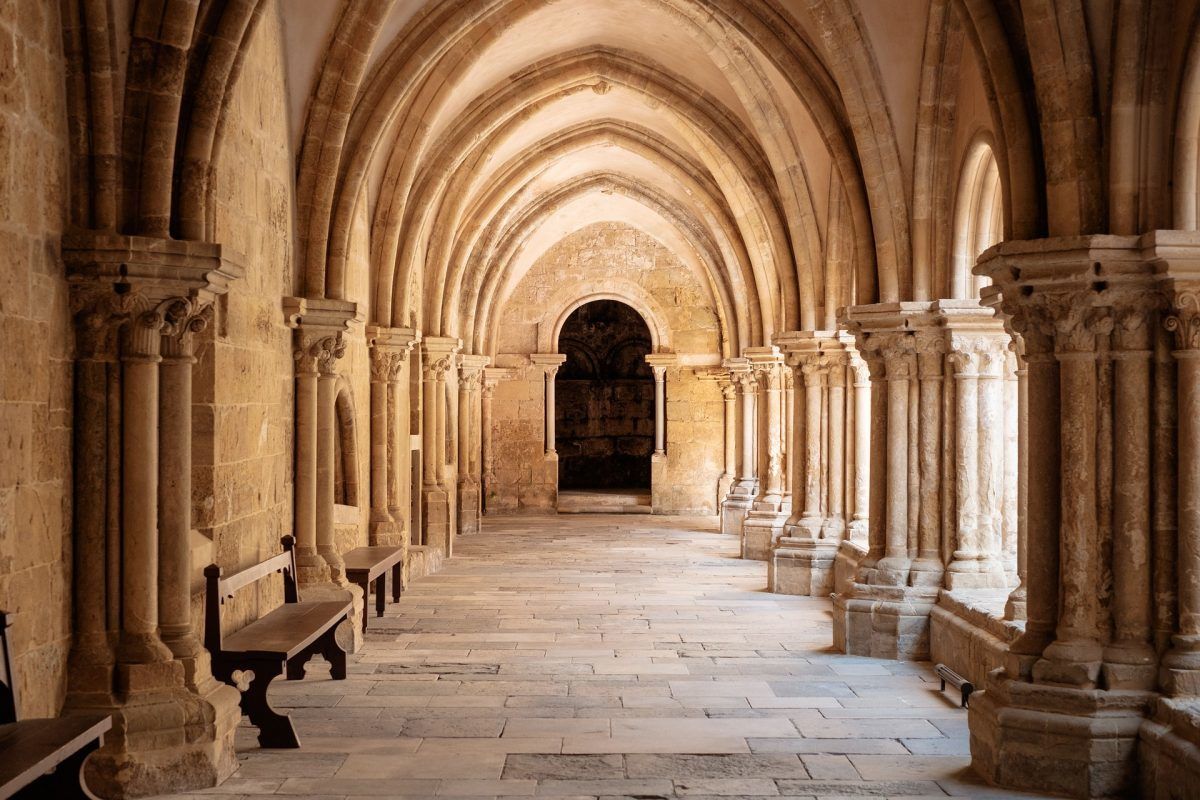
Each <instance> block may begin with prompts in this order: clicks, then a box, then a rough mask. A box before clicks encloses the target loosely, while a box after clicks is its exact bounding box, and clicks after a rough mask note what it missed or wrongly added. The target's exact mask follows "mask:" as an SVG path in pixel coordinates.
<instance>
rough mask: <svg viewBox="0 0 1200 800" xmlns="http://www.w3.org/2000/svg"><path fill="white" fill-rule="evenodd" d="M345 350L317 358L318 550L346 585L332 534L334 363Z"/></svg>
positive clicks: (335, 580)
mask: <svg viewBox="0 0 1200 800" xmlns="http://www.w3.org/2000/svg"><path fill="white" fill-rule="evenodd" d="M344 353H345V345H344V344H342V345H341V346H340V347H338V348H337V349H335V350H333V351H332V352H331V353H330V355H329V357H326V358H320V359H318V360H317V373H318V374H317V508H316V512H317V513H316V517H317V553H318V554H319V555H320V556H321V558H323V559H325V563H326V564H328V565H329V578H330V580H331V581H332V582H333V583H334V584H335V585H337V586H341V587H345V586H348V585H349V584H348V583H347V582H346V566H345V564H344V563H342V554H341V551H339V550H338V547H337V540H336V538H335V536H334V524H335V522H334V510H333V507H334V505H335V504H336V501H337V490H336V486H335V483H334V481H335V476H336V474H337V465H336V458H337V437H338V425H337V382H338V373H337V363H338V360H339V359H340V358H341V356H342V355H343V354H344Z"/></svg>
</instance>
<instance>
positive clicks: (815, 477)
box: [767, 331, 847, 597]
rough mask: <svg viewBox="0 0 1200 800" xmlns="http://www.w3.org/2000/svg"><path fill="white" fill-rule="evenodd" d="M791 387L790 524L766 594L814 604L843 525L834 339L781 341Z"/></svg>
mask: <svg viewBox="0 0 1200 800" xmlns="http://www.w3.org/2000/svg"><path fill="white" fill-rule="evenodd" d="M776 342H777V343H778V344H779V346H780V347H781V348H782V349H783V350H784V351H785V352H786V353H787V364H788V366H789V368H790V370H791V373H792V375H793V380H794V381H795V382H796V383H797V384H799V386H798V390H797V391H796V392H795V393H794V395H793V398H792V400H793V409H792V417H793V420H794V422H793V427H792V441H791V445H790V446H789V450H791V451H793V452H794V453H795V459H794V469H793V470H792V473H791V483H792V490H791V516H790V517H789V518H788V519H787V521H786V523H785V525H784V530H783V536H782V537H780V538H779V539H778V540H777V541H776V542H775V546H774V549H773V550H772V551H771V556H770V560H769V565H768V571H767V578H768V586H769V588H770V589H771V591H773V592H778V593H782V594H799V595H810V596H814V597H821V596H826V595H828V594H829V593H830V592H831V591H832V589H833V566H834V560H835V558H836V556H837V552H838V546H839V544H840V542H841V540H842V537H843V535H844V534H845V531H846V520H845V490H846V481H845V459H846V450H845V448H846V437H845V365H846V363H847V354H846V353H847V351H846V349H845V344H846V343H845V342H843V341H842V340H841V339H840V337H839V336H838V334H837V333H836V332H834V331H801V332H797V333H788V334H783V335H781V336H779V337H777V338H776Z"/></svg>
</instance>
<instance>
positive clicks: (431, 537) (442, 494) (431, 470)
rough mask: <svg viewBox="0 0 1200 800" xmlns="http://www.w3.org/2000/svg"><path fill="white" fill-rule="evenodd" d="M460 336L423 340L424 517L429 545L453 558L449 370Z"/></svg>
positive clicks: (422, 499)
mask: <svg viewBox="0 0 1200 800" xmlns="http://www.w3.org/2000/svg"><path fill="white" fill-rule="evenodd" d="M461 346H462V343H461V342H460V341H459V340H458V339H453V338H447V337H444V336H438V337H434V336H426V337H425V338H424V339H422V341H421V348H422V356H423V357H422V364H423V367H424V373H423V375H422V384H421V386H422V394H423V399H422V402H423V407H422V412H423V419H422V425H421V436H422V444H421V451H422V459H423V470H422V471H423V486H422V489H421V516H422V518H423V520H424V523H425V537H424V541H425V544H426V545H428V546H430V547H433V548H436V549H437V550H439V551H441V553H442V555H444V556H446V557H449V556H450V555H452V554H453V550H454V531H453V530H452V527H451V507H450V491H449V489H448V486H447V482H446V474H445V471H446V461H447V458H446V406H447V402H446V373H448V372H449V371H450V370H451V369H453V368H454V363H455V361H456V359H457V355H456V354H457V353H458V349H459V348H460V347H461Z"/></svg>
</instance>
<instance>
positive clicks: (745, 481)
mask: <svg viewBox="0 0 1200 800" xmlns="http://www.w3.org/2000/svg"><path fill="white" fill-rule="evenodd" d="M723 366H724V367H725V368H726V369H727V370H728V371H729V381H730V383H731V384H732V385H733V386H734V387H735V389H736V392H737V396H738V398H739V401H740V402H739V405H740V408H739V409H738V413H737V421H738V423H740V432H739V435H738V437H737V439H738V445H739V447H738V452H737V478H736V480H734V481H733V485H732V488H731V489H730V490H729V494H728V496H726V497H725V499H724V501H723V502H722V503H721V533H725V534H730V535H734V536H737V537H738V538H739V540H740V538H741V536H742V523H743V522H744V521H745V519H746V514H747V513H749V511H750V505H751V504H752V503H753V502H754V498H755V497H757V496H758V460H757V459H758V456H757V448H756V446H755V445H756V442H755V439H756V431H757V426H756V419H755V417H756V410H757V409H756V401H757V398H758V381H756V380H755V378H754V375H753V373H752V372H751V371H750V362H749V360H748V359H746V358H731V359H726V360H725V362H724V365H723ZM726 424H728V422H727V423H726ZM735 424H736V423H735Z"/></svg>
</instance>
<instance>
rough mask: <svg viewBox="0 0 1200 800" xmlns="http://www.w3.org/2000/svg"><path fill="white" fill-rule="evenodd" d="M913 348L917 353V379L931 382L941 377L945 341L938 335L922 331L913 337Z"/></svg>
mask: <svg viewBox="0 0 1200 800" xmlns="http://www.w3.org/2000/svg"><path fill="white" fill-rule="evenodd" d="M913 340H914V343H913V347H914V349H915V350H916V353H917V377H919V378H920V379H921V380H931V379H936V378H940V377H942V372H943V368H942V366H943V364H944V362H945V354H946V340H945V338H944V337H942V336H941V335H940V334H939V333H935V332H933V331H922V332H921V333H918V334H916V335H914V337H913Z"/></svg>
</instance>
